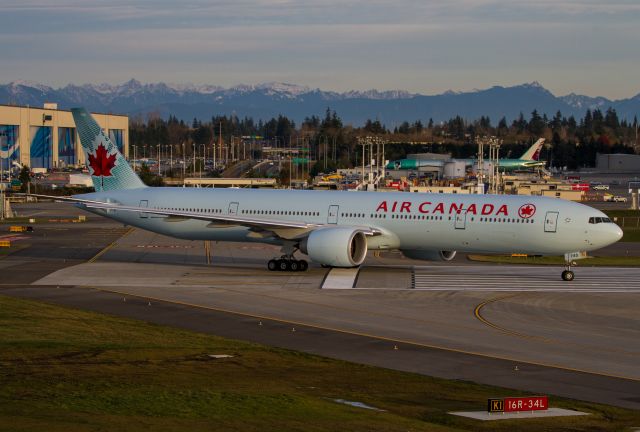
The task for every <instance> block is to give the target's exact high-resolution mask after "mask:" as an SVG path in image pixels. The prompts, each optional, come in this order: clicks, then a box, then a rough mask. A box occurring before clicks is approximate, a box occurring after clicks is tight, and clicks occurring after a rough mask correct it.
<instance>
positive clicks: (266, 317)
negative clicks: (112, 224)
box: [78, 285, 640, 382]
mask: <svg viewBox="0 0 640 432" xmlns="http://www.w3.org/2000/svg"><path fill="white" fill-rule="evenodd" d="M78 287H79V288H89V289H93V290H96V291H102V292H106V293H112V294H118V295H123V296H129V297H135V298H140V299H145V300H149V301H154V302H160V303H168V304H175V305H180V306H187V307H192V308H196V309H204V310H210V311H214V312H222V313H227V314H231V315H239V316H244V317H248V318H255V319H259V320H268V321H275V322H280V323H283V324H294V325H297V326H303V327H309V328H315V329H318V330H325V331H332V332H336V333H343V334H347V335H353V336H361V337H367V338H371V339H377V340H380V341H385V342H395V343H401V344H405V345H412V346H416V347H419V348H429V349H435V350H440V351H447V352H454V353H458V354H466V355H473V356H477V357H482V358H487V359H492V360H503V361H510V362H514V363H520V364H529V365H533V366H539V367H546V368H553V369H559V370H564V371H568V372H576V373H584V374H589V375H597V376H602V377H606V378H615V379H622V380H626V381H633V382H640V378H633V377H627V376H624V375H614V374H607V373H604V372H595V371H589V370H585V369H577V368H571V367H567V366H560V365H554V364H550V363H542V362H533V361H530V360H521V359H515V358H511V357H502V356H495V355H489V354H484V353H480V352H475V351H466V350H462V349H458V348H451V347H443V346H438V345H430V344H425V343H421V342H415V341H410V340H405V339H397V338H391V337H386V336H378V335H373V334H368V333H363V332H357V331H352V330H344V329H338V328H333V327H327V326H321V325H317V324H309V323H305V322H302V321H291V320H286V319H282V318H276V317H271V316H269V315H257V314H251V313H247V312H239V311H234V310H230V309H223V308H217V307H212V306H203V305H197V304H193V303H187V302H181V301H178V300H167V299H162V298H158V297H150V296H143V295H138V294H131V293H126V292H122V291H116V290H108V289H102V288H98V287H93V286H90V285H82V286H80V285H79V286H78Z"/></svg>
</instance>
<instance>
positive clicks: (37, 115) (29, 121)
mask: <svg viewBox="0 0 640 432" xmlns="http://www.w3.org/2000/svg"><path fill="white" fill-rule="evenodd" d="M91 114H92V115H93V116H94V118H95V119H96V121H97V122H98V124H99V125H100V127H102V129H103V130H104V131H105V133H107V134H108V136H109V138H110V139H111V141H112V142H113V143H114V144H115V145H117V146H118V149H119V150H120V151H121V152H122V153H123V154H124V156H125V157H128V155H129V117H128V116H124V115H116V114H100V113H91ZM0 151H1V152H2V153H0V154H1V155H2V157H1V158H0V163H1V164H2V169H4V170H6V169H7V168H8V167H10V166H11V165H12V164H13V163H14V162H17V163H19V164H21V165H24V166H28V167H29V168H31V169H32V170H33V169H40V170H50V169H54V168H66V167H80V166H84V165H85V160H84V159H85V158H84V153H83V152H82V147H81V146H80V139H79V137H78V133H77V132H76V126H75V123H74V121H73V116H72V115H71V111H66V110H59V109H58V105H57V104H55V103H45V104H44V106H43V107H42V108H34V107H29V106H14V105H0Z"/></svg>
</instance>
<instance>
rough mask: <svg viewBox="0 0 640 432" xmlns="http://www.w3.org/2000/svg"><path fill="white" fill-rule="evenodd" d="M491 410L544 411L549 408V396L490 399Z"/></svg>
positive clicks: (489, 409) (489, 406) (489, 407)
mask: <svg viewBox="0 0 640 432" xmlns="http://www.w3.org/2000/svg"><path fill="white" fill-rule="evenodd" d="M488 402H489V403H488V411H489V412H517V411H544V410H547V409H549V398H548V397H547V396H525V397H507V398H503V399H489V401H488Z"/></svg>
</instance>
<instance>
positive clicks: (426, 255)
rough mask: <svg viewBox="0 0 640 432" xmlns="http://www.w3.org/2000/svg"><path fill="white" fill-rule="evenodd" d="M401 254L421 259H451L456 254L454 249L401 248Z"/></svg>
mask: <svg viewBox="0 0 640 432" xmlns="http://www.w3.org/2000/svg"><path fill="white" fill-rule="evenodd" d="M402 254H403V255H404V256H406V257H407V258H411V259H417V260H423V261H451V260H452V259H453V258H455V256H456V251H434V250H416V249H413V250H404V249H403V250H402Z"/></svg>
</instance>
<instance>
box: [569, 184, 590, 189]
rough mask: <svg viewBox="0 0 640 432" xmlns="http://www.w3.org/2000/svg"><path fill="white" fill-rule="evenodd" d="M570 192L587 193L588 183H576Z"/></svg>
mask: <svg viewBox="0 0 640 432" xmlns="http://www.w3.org/2000/svg"><path fill="white" fill-rule="evenodd" d="M571 190H578V191H588V190H589V183H576V184H572V185H571Z"/></svg>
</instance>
